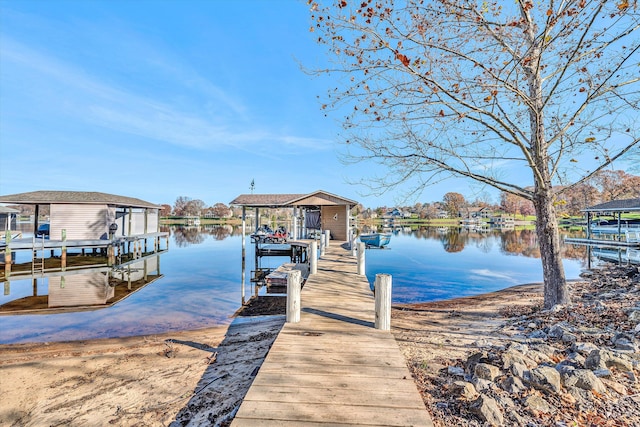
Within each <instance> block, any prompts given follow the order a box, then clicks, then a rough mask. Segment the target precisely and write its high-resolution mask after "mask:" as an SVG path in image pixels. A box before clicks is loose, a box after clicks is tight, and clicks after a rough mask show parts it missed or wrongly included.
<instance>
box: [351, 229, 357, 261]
mask: <svg viewBox="0 0 640 427" xmlns="http://www.w3.org/2000/svg"><path fill="white" fill-rule="evenodd" d="M357 253H358V246H357V242H356V233H351V256H356V255H357Z"/></svg>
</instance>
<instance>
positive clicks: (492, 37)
mask: <svg viewBox="0 0 640 427" xmlns="http://www.w3.org/2000/svg"><path fill="white" fill-rule="evenodd" d="M310 6H311V15H312V20H313V23H314V25H313V26H312V28H311V29H312V30H313V31H314V32H316V34H317V35H318V42H319V43H321V44H324V45H326V46H327V48H328V50H329V52H330V53H331V54H332V56H331V57H332V59H333V61H332V64H333V66H332V68H329V69H325V70H317V71H318V72H320V73H331V74H332V75H333V76H337V79H336V81H337V82H338V83H337V85H336V87H335V89H333V90H331V91H330V92H329V97H328V100H327V102H326V104H325V105H324V106H323V108H327V109H329V110H334V111H336V112H338V113H344V118H343V124H344V128H345V134H344V135H343V136H344V142H345V144H346V147H347V149H348V156H350V159H352V160H356V161H362V160H364V161H374V162H378V163H380V164H382V165H384V166H385V167H386V170H387V173H385V174H383V175H381V176H378V177H376V178H375V179H376V180H375V181H373V184H372V187H373V190H374V191H383V190H385V189H388V188H390V187H394V186H397V185H398V184H401V183H404V182H405V181H407V180H409V179H411V180H412V181H411V182H413V183H414V185H413V190H415V191H421V190H422V189H423V188H424V187H425V186H427V185H429V184H432V183H434V182H437V181H439V180H441V179H444V178H447V177H450V176H457V177H464V178H469V179H472V180H475V181H476V182H479V183H482V184H486V185H490V186H492V187H495V188H497V189H499V190H501V191H504V192H507V193H511V194H514V195H517V196H520V197H523V198H525V199H528V200H531V201H532V202H533V204H534V206H535V208H536V215H537V217H538V223H537V235H538V239H539V244H540V246H541V256H542V263H543V270H544V275H545V306H547V307H550V306H553V305H555V304H557V303H567V302H569V296H568V292H567V288H566V281H565V278H564V270H563V268H562V262H561V258H560V254H559V252H560V251H559V235H558V231H557V221H556V212H555V207H554V201H555V198H556V196H557V194H556V192H555V191H554V186H557V185H562V186H563V189H568V188H571V186H574V185H578V184H579V183H581V182H582V181H584V180H587V179H589V178H590V177H591V176H592V175H593V174H595V173H597V172H598V171H600V170H603V169H605V168H607V167H608V166H610V165H611V164H612V163H613V162H614V161H616V160H618V159H620V158H622V157H624V156H627V155H637V152H636V151H637V150H638V143H639V141H640V139H639V135H640V120H639V117H640V115H639V112H640V111H639V110H640V85H639V82H640V80H639V79H640V77H639V76H640V73H639V70H638V60H637V58H638V53H639V52H638V50H639V49H640V37H638V28H639V25H640V17H639V14H638V9H637V3H635V2H634V3H633V5H632V4H630V3H629V2H628V1H595V0H591V1H588V0H567V1H559V2H558V1H553V0H547V1H539V2H533V1H528V0H517V1H515V2H501V1H482V2H478V1H471V0H460V1H453V0H432V1H421V0H405V1H400V2H395V1H393V0H386V1H381V0H378V1H373V0H360V1H356V2H350V1H346V0H338V1H336V2H335V3H334V4H333V5H329V6H322V5H321V3H319V2H315V1H313V0H312V1H310ZM522 172H526V175H525V176H522ZM366 179H367V180H369V182H372V181H370V180H371V177H366Z"/></svg>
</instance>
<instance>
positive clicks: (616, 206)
mask: <svg viewBox="0 0 640 427" xmlns="http://www.w3.org/2000/svg"><path fill="white" fill-rule="evenodd" d="M634 211H640V199H624V200H612V201H610V202H605V203H600V204H599V205H595V206H591V207H588V208H586V209H583V212H634Z"/></svg>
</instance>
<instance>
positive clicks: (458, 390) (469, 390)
mask: <svg viewBox="0 0 640 427" xmlns="http://www.w3.org/2000/svg"><path fill="white" fill-rule="evenodd" d="M451 389H452V391H453V392H454V393H455V394H456V395H458V396H460V397H464V398H465V399H467V400H473V399H475V398H477V397H478V392H477V391H476V388H475V387H474V385H473V384H471V383H469V382H466V381H454V383H453V385H452V387H451Z"/></svg>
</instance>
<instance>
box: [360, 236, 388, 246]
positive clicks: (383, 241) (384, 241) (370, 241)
mask: <svg viewBox="0 0 640 427" xmlns="http://www.w3.org/2000/svg"><path fill="white" fill-rule="evenodd" d="M360 241H361V242H362V243H364V244H365V245H366V246H367V247H376V248H383V247H385V246H386V245H388V244H389V242H390V241H391V233H370V234H361V235H360Z"/></svg>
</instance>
